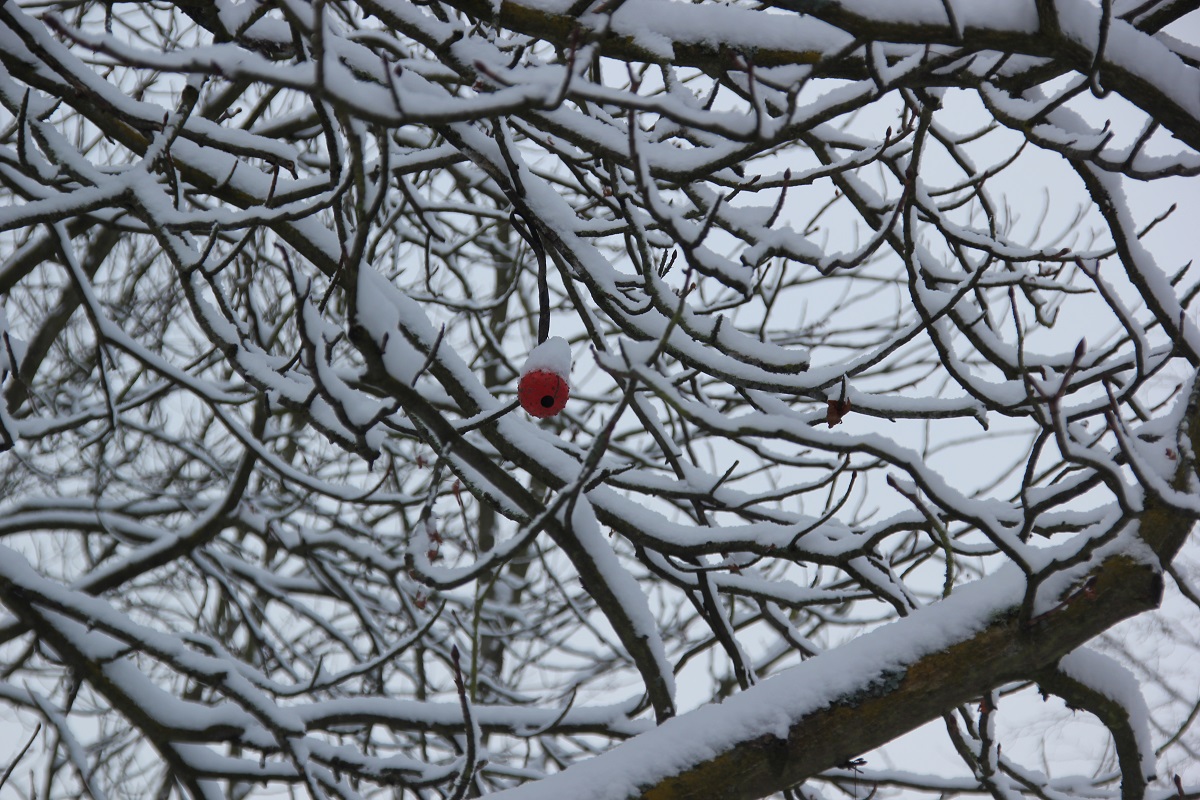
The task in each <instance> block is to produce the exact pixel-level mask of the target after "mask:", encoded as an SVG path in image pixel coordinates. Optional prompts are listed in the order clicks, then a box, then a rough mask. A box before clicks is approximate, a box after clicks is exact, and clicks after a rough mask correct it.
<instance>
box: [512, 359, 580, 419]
mask: <svg viewBox="0 0 1200 800" xmlns="http://www.w3.org/2000/svg"><path fill="white" fill-rule="evenodd" d="M570 394H571V388H570V387H569V386H567V382H566V381H564V380H563V379H562V377H561V376H559V375H556V374H555V373H553V372H548V371H546V370H544V369H535V370H530V371H529V372H526V373H525V374H524V375H522V376H521V382H520V383H518V384H517V399H518V400H520V401H521V408H523V409H525V410H526V411H528V412H529V413H530V414H531V415H533V416H535V417H539V418H545V417H553V416H554V415H555V414H557V413H558V412H560V411H562V410H563V407H564V406H566V404H567V397H568V396H570Z"/></svg>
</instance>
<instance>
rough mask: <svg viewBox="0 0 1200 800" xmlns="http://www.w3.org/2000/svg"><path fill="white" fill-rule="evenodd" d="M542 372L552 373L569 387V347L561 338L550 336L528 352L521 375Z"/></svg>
mask: <svg viewBox="0 0 1200 800" xmlns="http://www.w3.org/2000/svg"><path fill="white" fill-rule="evenodd" d="M537 370H543V371H545V372H553V373H554V374H555V375H557V376H558V377H560V378H562V379H563V380H564V381H566V382H567V385H568V386H570V385H571V345H569V344H567V340H566V339H564V338H562V337H561V336H551V337H550V338H549V339H547V340H546V341H544V342H542V343H541V344H539V345H538V346H537V347H535V348H533V349H532V350H530V351H529V357H528V358H526V359H525V366H523V367H521V374H522V375H528V374H529V373H530V372H535V371H537Z"/></svg>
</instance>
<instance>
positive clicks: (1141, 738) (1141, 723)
mask: <svg viewBox="0 0 1200 800" xmlns="http://www.w3.org/2000/svg"><path fill="white" fill-rule="evenodd" d="M1058 668H1059V669H1061V670H1062V671H1063V672H1065V673H1066V674H1067V675H1069V676H1070V677H1072V678H1074V679H1075V680H1077V681H1079V682H1080V683H1082V684H1084V685H1085V686H1087V687H1088V688H1089V689H1092V690H1094V691H1096V692H1099V693H1100V694H1102V695H1104V696H1105V697H1107V698H1108V699H1109V700H1112V701H1113V702H1114V703H1116V704H1117V705H1119V706H1121V708H1123V709H1124V710H1125V713H1126V714H1128V715H1129V726H1130V727H1131V728H1132V729H1133V736H1134V739H1135V740H1136V741H1137V749H1138V755H1139V756H1141V768H1142V777H1144V778H1145V779H1146V780H1148V781H1149V780H1153V779H1154V772H1155V767H1154V740H1153V739H1152V738H1151V736H1150V708H1149V707H1148V706H1147V705H1146V699H1145V698H1144V697H1142V690H1141V688H1140V687H1139V686H1138V680H1137V677H1135V676H1134V674H1133V673H1132V672H1130V671H1129V670H1128V669H1126V667H1125V666H1124V665H1123V664H1121V663H1120V662H1118V661H1117V660H1115V659H1113V658H1110V657H1109V656H1106V655H1104V654H1103V653H1097V652H1096V651H1095V650H1089V649H1087V648H1086V647H1081V648H1079V649H1078V650H1075V651H1074V652H1071V653H1068V654H1067V655H1065V656H1063V658H1062V660H1061V661H1059V662H1058Z"/></svg>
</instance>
